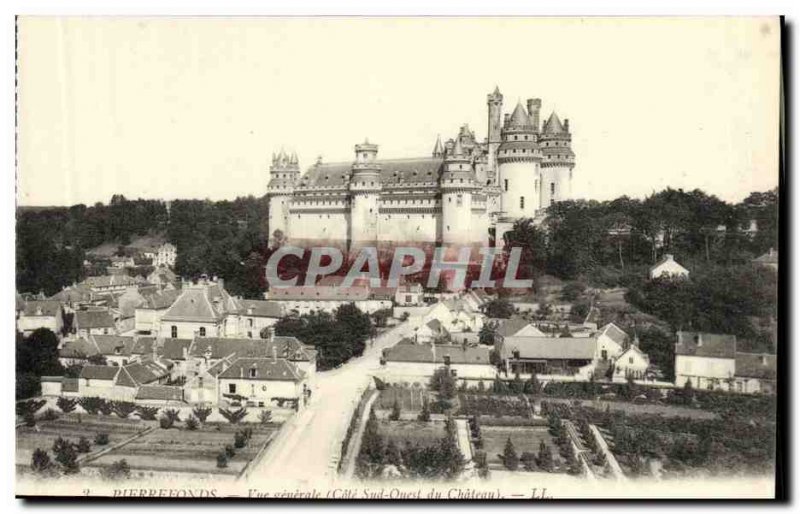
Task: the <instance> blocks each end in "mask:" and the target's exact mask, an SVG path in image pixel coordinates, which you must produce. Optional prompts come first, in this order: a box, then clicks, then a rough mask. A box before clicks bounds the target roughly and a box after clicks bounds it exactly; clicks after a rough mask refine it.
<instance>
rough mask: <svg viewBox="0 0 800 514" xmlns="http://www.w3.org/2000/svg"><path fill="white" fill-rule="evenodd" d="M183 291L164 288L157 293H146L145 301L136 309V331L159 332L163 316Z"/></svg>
mask: <svg viewBox="0 0 800 514" xmlns="http://www.w3.org/2000/svg"><path fill="white" fill-rule="evenodd" d="M180 294H181V291H180V290H178V289H164V290H163V291H159V292H157V293H153V294H148V295H144V302H143V303H141V304H140V305H138V306H137V307H136V308H135V310H134V328H135V330H136V332H139V333H146V334H157V333H158V329H159V328H160V326H161V318H162V317H163V316H164V314H165V313H166V312H167V310H168V309H169V308H170V307H172V304H173V303H175V301H176V300H177V299H178V296H180Z"/></svg>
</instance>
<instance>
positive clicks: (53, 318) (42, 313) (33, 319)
mask: <svg viewBox="0 0 800 514" xmlns="http://www.w3.org/2000/svg"><path fill="white" fill-rule="evenodd" d="M19 307H20V308H19V315H18V316H17V330H19V331H20V332H22V334H23V335H25V336H29V335H30V334H31V332H33V331H34V330H36V329H39V328H47V329H49V330H51V331H52V332H53V333H54V334H59V333H60V332H61V329H62V328H63V327H64V309H63V308H62V306H61V303H60V302H58V301H54V300H31V301H23V302H21V303H20V306H19Z"/></svg>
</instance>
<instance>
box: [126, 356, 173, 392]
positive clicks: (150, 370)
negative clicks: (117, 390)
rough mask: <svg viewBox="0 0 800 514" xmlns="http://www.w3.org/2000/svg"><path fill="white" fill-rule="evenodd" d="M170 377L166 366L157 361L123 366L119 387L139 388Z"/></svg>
mask: <svg viewBox="0 0 800 514" xmlns="http://www.w3.org/2000/svg"><path fill="white" fill-rule="evenodd" d="M167 375H169V371H168V370H167V368H165V367H164V366H162V365H160V364H159V363H157V362H155V361H152V360H150V361H143V362H134V363H132V364H128V365H125V366H122V371H121V372H120V374H119V376H118V377H117V382H116V384H117V385H121V386H127V387H137V386H140V385H145V384H149V383H152V382H156V381H158V379H160V378H163V377H165V376H167Z"/></svg>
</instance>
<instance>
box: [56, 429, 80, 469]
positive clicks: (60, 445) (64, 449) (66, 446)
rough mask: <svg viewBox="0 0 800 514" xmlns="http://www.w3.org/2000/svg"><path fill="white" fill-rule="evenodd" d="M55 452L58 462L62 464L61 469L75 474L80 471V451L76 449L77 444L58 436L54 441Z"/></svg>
mask: <svg viewBox="0 0 800 514" xmlns="http://www.w3.org/2000/svg"><path fill="white" fill-rule="evenodd" d="M53 453H54V454H55V456H56V462H58V463H59V464H61V469H62V471H63V472H64V473H65V474H74V473H77V472H78V471H79V467H78V452H77V451H75V446H74V445H73V444H72V443H71V442H69V441H67V440H66V439H62V438H61V437H59V438H57V439H56V440H55V442H54V443H53Z"/></svg>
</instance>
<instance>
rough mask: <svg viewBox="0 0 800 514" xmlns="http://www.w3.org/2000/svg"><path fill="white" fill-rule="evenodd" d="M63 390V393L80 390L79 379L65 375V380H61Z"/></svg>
mask: <svg viewBox="0 0 800 514" xmlns="http://www.w3.org/2000/svg"><path fill="white" fill-rule="evenodd" d="M61 392H62V393H77V392H78V379H77V378H67V377H64V380H62V381H61Z"/></svg>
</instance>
